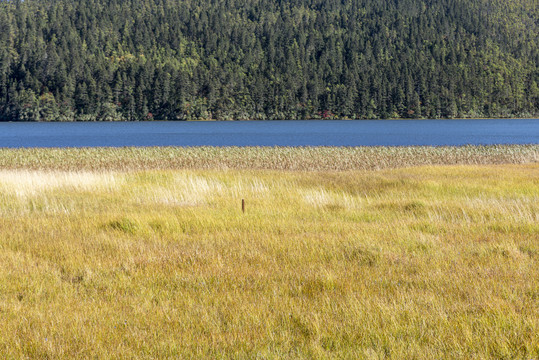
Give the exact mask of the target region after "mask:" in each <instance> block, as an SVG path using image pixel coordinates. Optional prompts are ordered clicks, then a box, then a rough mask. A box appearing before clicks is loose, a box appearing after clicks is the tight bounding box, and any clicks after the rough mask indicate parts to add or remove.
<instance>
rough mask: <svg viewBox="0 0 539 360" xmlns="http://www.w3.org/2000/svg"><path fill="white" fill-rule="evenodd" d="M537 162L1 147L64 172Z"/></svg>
mask: <svg viewBox="0 0 539 360" xmlns="http://www.w3.org/2000/svg"><path fill="white" fill-rule="evenodd" d="M537 161H539V145H493V146H458V147H424V146H411V147H349V148H342V147H294V148H292V147H146V148H140V147H127V148H65V149H0V169H36V170H37V169H41V170H64V171H82V170H91V171H104V170H120V171H131V170H152V169H153V170H166V169H267V170H301V171H335V170H336V171H345V170H377V169H385V168H397V167H410V166H425V165H481V164H483V165H485V164H522V163H530V162H537Z"/></svg>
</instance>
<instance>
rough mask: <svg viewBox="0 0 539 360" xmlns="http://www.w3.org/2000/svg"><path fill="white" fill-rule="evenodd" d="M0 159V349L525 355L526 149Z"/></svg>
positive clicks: (530, 174) (113, 353)
mask: <svg viewBox="0 0 539 360" xmlns="http://www.w3.org/2000/svg"><path fill="white" fill-rule="evenodd" d="M450 150H452V153H453V155H450V153H451V151H450ZM227 151H228V153H227ZM0 153H1V155H0V157H1V159H2V160H1V161H2V164H3V165H2V166H0V168H2V170H0V355H1V357H2V358H7V359H47V358H49V359H89V358H92V359H95V358H97V359H101V358H115V359H156V358H163V359H167V358H168V359H173V358H174V359H176V358H178V359H191V358H193V359H194V358H196V359H313V358H322V359H537V358H539V305H538V304H539V281H538V279H539V164H538V163H537V161H536V160H537V157H536V156H537V146H516V147H480V148H466V147H465V148H426V149H421V148H389V149H382V148H352V149H332V148H300V149H289V148H277V149H272V148H248V149H240V148H231V149H220V148H202V149H195V148H165V149H156V148H147V149H134V148H124V149H64V150H58V149H50V150H41V149H36V150H2V151H0ZM428 153H431V154H435V153H438V154H439V155H438V156H439V157H438V158H437V160H435V161H439V162H441V161H442V160H444V161H446V162H447V163H451V162H453V161H456V162H469V163H473V164H476V163H478V164H482V163H483V162H487V161H490V162H491V163H494V164H491V165H446V166H439V165H435V166H432V165H429V166H415V167H409V166H410V165H411V164H413V163H418V162H423V161H427V159H426V158H427V154H428ZM167 154H168V155H167ZM211 154H217V155H215V156H217V157H218V158H220V159H228V160H226V161H229V162H230V163H229V164H230V165H226V166H225V165H223V164H219V163H218V162H217V161H215V160H214V159H212V158H211V156H210V155H211ZM241 154H248V156H249V157H250V159H254V160H253V162H248V161H247V160H241ZM314 154H329V155H331V156H333V157H336V155H339V154H340V156H341V159H340V160H334V161H330V160H328V159H326V160H322V159H317V158H312V157H313V156H314ZM406 154H408V155H406ZM466 154H468V155H466ZM470 154H476V155H477V156H475V157H474V156H473V155H470ZM131 155H132V156H133V157H134V158H133V159H131V158H130V156H131ZM169 155H172V156H169ZM263 155H266V156H267V157H268V158H269V159H271V161H269V160H267V158H263ZM300 155H301V156H300ZM329 155H328V156H329ZM197 156H198V157H197ZM317 156H320V155H317ZM450 156H453V157H450ZM346 157H347V159H349V161H350V162H347V161H344V160H343V159H344V158H346ZM377 157H378V158H385V159H387V161H386V162H385V163H381V164H378V165H376V166H375V164H374V159H375V158H377ZM279 158H280V159H281V160H282V161H283V163H284V164H285V165H279V164H278V163H277V162H276V161H277V160H276V159H279ZM136 159H138V160H139V161H141V164H137V162H136ZM143 159H146V160H144V161H142V160H143ZM189 159H190V160H189ZM256 159H258V160H256ZM287 159H288V160H287ZM366 159H367V160H368V161H372V163H371V165H368V166H367V165H366V164H368V161H367V160H366ZM232 160H234V161H238V162H237V163H235V162H233V161H232ZM300 160H301V161H300ZM226 161H225V163H226ZM274 161H275V162H274ZM302 161H304V162H302ZM353 161H355V162H353ZM431 161H434V160H431ZM334 162H337V163H338V164H339V167H336V165H335V164H334ZM499 162H513V163H515V162H528V163H527V164H503V165H499V164H498V163H499ZM234 164H235V165H234ZM195 165H196V166H199V167H201V168H202V169H201V168H198V169H190V167H193V168H194V167H195ZM233 166H235V168H233ZM270 166H273V167H277V166H286V167H287V168H293V169H297V170H301V171H291V170H278V171H277V170H268V169H259V168H260V167H262V168H263V167H270ZM359 166H364V167H362V168H361V169H368V171H366V170H357V169H356V167H359ZM399 166H408V167H400V168H397V169H390V168H385V169H378V170H376V169H377V168H379V167H399ZM182 167H183V168H182ZM206 167H208V168H209V169H206ZM242 167H249V168H248V169H243V168H242ZM349 167H350V168H353V169H354V170H346V169H348V168H349ZM156 168H157V169H156ZM253 168H254V169H253ZM319 168H324V169H325V168H330V169H332V170H327V169H326V170H317V169H319ZM335 169H338V170H339V171H335ZM303 170H309V171H303ZM242 199H245V204H246V209H245V212H242V210H241V200H242Z"/></svg>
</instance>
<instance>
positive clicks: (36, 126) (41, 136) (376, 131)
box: [0, 119, 539, 147]
mask: <svg viewBox="0 0 539 360" xmlns="http://www.w3.org/2000/svg"><path fill="white" fill-rule="evenodd" d="M466 144H474V145H481V144H539V119H482V120H331V121H328V120H325V121H324V120H303V121H292V120H285V121H211V122H210V121H204V122H161V121H148V122H91V123H88V122H76V123H24V122H21V123H16V122H6V123H0V147H97V146H202V145H210V146H374V145H386V146H387V145H391V146H404V145H433V146H441V145H466Z"/></svg>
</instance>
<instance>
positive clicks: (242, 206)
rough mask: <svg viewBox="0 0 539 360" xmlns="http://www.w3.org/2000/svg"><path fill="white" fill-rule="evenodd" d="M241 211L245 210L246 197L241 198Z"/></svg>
mask: <svg viewBox="0 0 539 360" xmlns="http://www.w3.org/2000/svg"><path fill="white" fill-rule="evenodd" d="M241 212H245V199H241Z"/></svg>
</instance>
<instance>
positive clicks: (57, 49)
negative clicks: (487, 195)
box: [0, 0, 539, 121]
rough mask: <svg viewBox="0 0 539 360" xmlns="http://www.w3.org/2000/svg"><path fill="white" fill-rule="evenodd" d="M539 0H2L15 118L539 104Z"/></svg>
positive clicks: (488, 111)
mask: <svg viewBox="0 0 539 360" xmlns="http://www.w3.org/2000/svg"><path fill="white" fill-rule="evenodd" d="M536 1H537V0H342V1H341V0H339V1H337V0H24V1H21V0H9V1H6V0H0V120H13V121H24V120H36V121H73V120H151V119H162V120H191V119H219V120H228V119H313V118H323V119H331V118H358V119H363V118H454V117H518V116H523V117H526V116H537V114H539V65H538V64H539V40H538V37H539V7H538V6H537V3H536Z"/></svg>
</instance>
